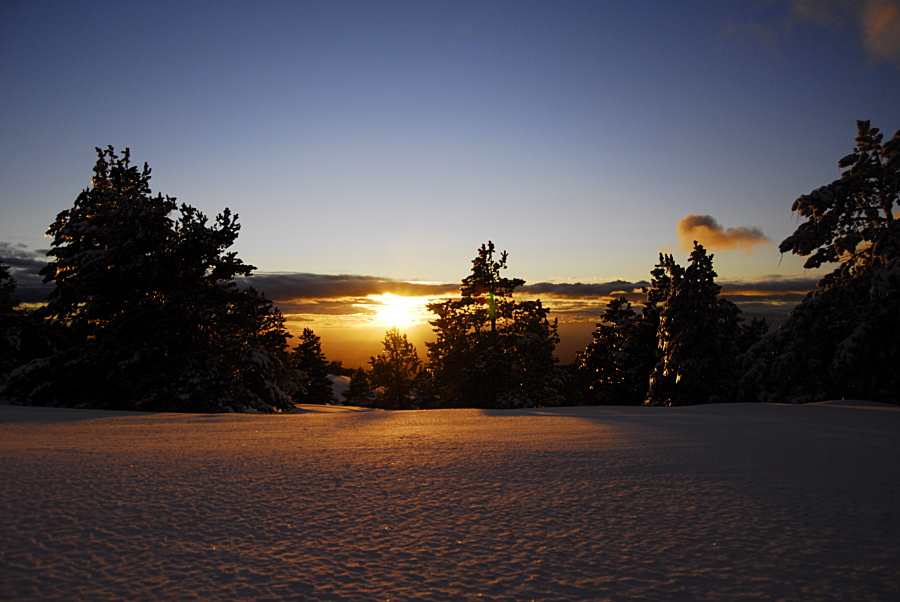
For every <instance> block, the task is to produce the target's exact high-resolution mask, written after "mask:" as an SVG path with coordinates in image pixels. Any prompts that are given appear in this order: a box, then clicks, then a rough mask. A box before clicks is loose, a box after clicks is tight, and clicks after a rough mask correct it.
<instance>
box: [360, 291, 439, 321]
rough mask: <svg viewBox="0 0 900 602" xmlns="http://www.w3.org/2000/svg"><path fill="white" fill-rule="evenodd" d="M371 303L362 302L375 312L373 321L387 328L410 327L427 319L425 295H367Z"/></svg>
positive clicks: (427, 300)
mask: <svg viewBox="0 0 900 602" xmlns="http://www.w3.org/2000/svg"><path fill="white" fill-rule="evenodd" d="M368 300H369V301H370V302H371V303H365V304H362V305H363V306H365V307H367V308H368V309H371V310H373V311H374V312H375V315H374V317H373V318H374V319H373V323H374V324H377V325H379V326H385V327H388V328H393V327H396V328H401V329H402V328H410V327H412V326H416V325H418V324H424V323H425V322H427V321H428V319H429V316H430V312H429V311H428V309H427V308H426V307H425V306H426V305H427V304H428V303H429V302H431V299H429V298H427V297H404V296H401V295H393V294H391V293H385V294H383V295H369V297H368Z"/></svg>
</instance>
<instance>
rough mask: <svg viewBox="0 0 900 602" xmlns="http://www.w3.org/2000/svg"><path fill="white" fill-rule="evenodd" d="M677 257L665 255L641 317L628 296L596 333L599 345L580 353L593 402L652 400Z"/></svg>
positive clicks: (653, 277) (606, 316)
mask: <svg viewBox="0 0 900 602" xmlns="http://www.w3.org/2000/svg"><path fill="white" fill-rule="evenodd" d="M675 265H676V264H675V261H674V260H673V258H672V256H671V255H663V254H660V256H659V263H658V264H657V265H656V267H655V268H654V269H653V270H652V271H651V272H650V274H651V281H650V286H649V287H647V288H644V289H642V291H643V293H644V294H645V295H646V299H645V301H644V303H643V307H642V308H641V313H640V314H638V313H636V312H635V311H634V309H633V308H632V305H631V303H630V302H628V300H627V299H626V298H624V297H620V298H618V299H613V300H612V301H610V302H609V303H608V304H607V306H606V311H605V312H604V314H603V316H602V317H601V321H600V322H599V323H598V324H597V329H596V330H595V331H594V333H593V339H594V340H593V342H591V343H590V344H589V345H588V346H587V348H586V349H585V350H584V351H582V352H581V353H579V354H578V357H577V359H576V362H577V366H578V370H579V372H580V374H582V375H583V377H584V378H586V380H587V381H588V383H589V387H590V397H591V399H592V401H594V402H596V403H600V404H604V405H606V404H610V405H640V404H642V403H644V401H645V400H646V398H647V388H648V386H649V383H650V375H651V374H652V373H653V370H654V368H655V367H656V364H657V362H658V361H659V359H660V353H659V344H658V341H657V333H658V330H659V318H660V312H661V311H662V305H661V304H662V303H664V302H665V301H666V300H667V299H668V298H669V296H670V294H671V289H672V279H671V276H670V271H671V270H672V269H673V268H674V266H675Z"/></svg>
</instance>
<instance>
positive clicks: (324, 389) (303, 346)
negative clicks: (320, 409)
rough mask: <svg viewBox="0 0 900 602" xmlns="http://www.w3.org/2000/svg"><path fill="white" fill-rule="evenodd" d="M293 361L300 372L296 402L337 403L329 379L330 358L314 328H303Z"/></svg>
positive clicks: (292, 357)
mask: <svg viewBox="0 0 900 602" xmlns="http://www.w3.org/2000/svg"><path fill="white" fill-rule="evenodd" d="M291 361H292V363H293V366H294V368H295V369H297V370H298V371H299V372H300V375H299V376H298V378H299V380H300V387H298V390H297V392H295V393H294V401H295V402H296V403H315V404H333V403H337V398H336V397H335V396H334V388H333V386H332V384H331V381H330V380H328V360H326V359H325V354H324V353H322V343H321V340H320V339H319V337H318V336H317V335H316V333H315V332H313V331H312V329H310V328H304V329H303V333H302V334H301V335H300V343H299V344H298V345H297V346H296V347H294V351H293V353H292V354H291Z"/></svg>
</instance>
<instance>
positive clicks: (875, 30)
mask: <svg viewBox="0 0 900 602" xmlns="http://www.w3.org/2000/svg"><path fill="white" fill-rule="evenodd" d="M860 26H861V27H862V32H863V42H864V44H865V47H866V50H867V51H868V52H869V53H870V54H871V55H873V56H874V57H876V58H879V59H882V60H885V61H888V62H892V63H894V64H895V65H896V66H898V67H900V2H898V1H892V0H869V1H868V2H866V3H865V7H864V8H863V10H862V12H861V15H860Z"/></svg>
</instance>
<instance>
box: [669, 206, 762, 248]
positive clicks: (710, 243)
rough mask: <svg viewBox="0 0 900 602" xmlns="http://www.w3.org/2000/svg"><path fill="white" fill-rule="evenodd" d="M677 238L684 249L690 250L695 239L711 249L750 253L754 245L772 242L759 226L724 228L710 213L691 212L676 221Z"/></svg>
mask: <svg viewBox="0 0 900 602" xmlns="http://www.w3.org/2000/svg"><path fill="white" fill-rule="evenodd" d="M678 240H679V241H680V242H681V248H682V250H685V251H690V250H691V249H692V248H693V245H694V241H695V240H696V241H698V242H699V243H700V244H702V245H703V246H704V247H706V248H707V249H709V250H712V251H731V250H740V251H743V252H744V253H752V252H753V249H754V247H757V246H760V245H763V246H765V245H769V244H770V243H771V242H772V241H770V240H769V238H768V237H767V236H766V235H765V234H763V232H762V230H760V229H759V228H756V227H753V226H742V227H740V228H728V229H727V230H726V229H725V228H723V227H722V226H721V225H720V224H719V222H717V221H716V220H715V219H714V218H713V217H712V216H711V215H698V214H693V213H692V214H689V215H686V216H684V218H682V220H681V221H679V222H678Z"/></svg>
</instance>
